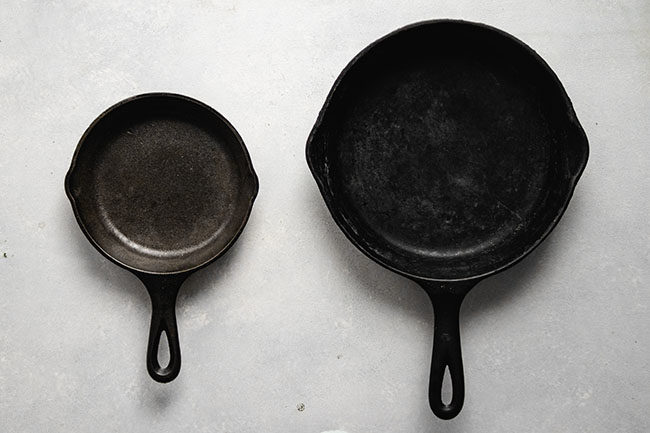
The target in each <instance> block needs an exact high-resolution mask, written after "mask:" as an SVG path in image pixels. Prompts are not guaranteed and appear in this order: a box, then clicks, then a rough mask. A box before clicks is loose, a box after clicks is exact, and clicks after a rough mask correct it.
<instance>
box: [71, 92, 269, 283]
mask: <svg viewBox="0 0 650 433" xmlns="http://www.w3.org/2000/svg"><path fill="white" fill-rule="evenodd" d="M149 98H165V99H170V100H176V101H182V102H187V103H190V104H193V105H195V106H197V107H198V108H200V109H202V110H204V111H207V112H208V113H209V114H210V115H211V116H212V117H214V118H215V119H217V121H220V122H222V124H223V125H224V126H226V128H227V129H228V131H229V132H230V133H231V134H232V136H233V137H234V138H235V140H236V141H237V143H238V144H239V146H240V148H241V150H242V152H243V155H244V157H245V160H246V164H245V168H246V172H247V173H246V174H247V177H248V178H249V179H250V180H252V182H253V184H252V186H253V189H252V192H251V194H250V197H248V203H247V206H246V213H245V215H244V217H243V218H242V219H241V222H240V225H239V227H238V228H237V231H236V232H235V234H234V235H233V236H232V237H231V238H230V240H229V241H228V242H227V243H226V245H225V246H224V247H223V248H222V249H221V250H220V251H218V252H217V253H216V254H214V255H213V256H212V257H211V258H209V259H208V260H205V261H203V262H202V263H199V264H198V265H196V266H192V267H188V268H184V269H179V270H174V271H168V272H154V271H150V270H146V269H139V268H137V267H135V266H131V265H128V264H126V263H124V262H122V261H120V260H118V259H117V258H116V257H114V256H112V255H111V254H109V253H108V252H107V251H105V250H104V248H102V246H101V245H100V244H99V242H97V241H96V240H95V239H94V238H93V236H92V235H91V234H90V231H89V230H88V229H87V228H86V226H85V224H84V222H83V218H82V216H81V214H80V212H79V209H78V206H77V202H76V200H75V198H74V196H73V194H72V187H71V182H72V178H73V176H74V173H75V168H76V167H77V166H78V156H79V153H80V151H81V148H82V147H83V146H84V144H85V141H86V139H87V138H88V136H89V135H90V133H91V132H92V130H93V129H94V128H95V126H97V125H98V124H99V123H100V122H101V121H102V120H103V119H104V118H106V117H107V116H109V115H110V114H111V113H112V112H113V111H115V110H116V109H117V108H119V107H121V106H123V105H126V104H130V103H132V102H135V101H139V100H142V99H149ZM64 189H65V193H66V196H67V197H68V200H70V204H71V205H72V210H73V212H74V216H75V219H76V220H77V224H78V225H79V227H80V228H81V231H82V232H83V234H84V235H85V236H86V239H88V241H89V242H90V243H91V244H92V246H93V247H95V249H96V250H97V251H99V252H100V253H101V254H102V255H103V256H104V257H106V258H107V259H108V260H110V261H111V262H113V263H115V264H116V265H118V266H120V267H122V268H124V269H126V270H129V271H131V272H133V273H135V274H136V275H141V274H144V275H161V276H169V275H182V274H186V275H189V274H190V273H192V272H194V271H197V270H199V269H201V268H204V267H206V266H207V265H209V264H210V263H212V262H214V261H215V260H216V259H218V258H219V257H221V256H222V255H224V254H225V253H226V252H227V251H228V250H229V249H230V248H231V247H232V246H233V244H234V243H235V242H236V241H237V239H238V238H239V236H240V235H241V233H242V232H243V231H244V227H245V226H246V224H247V223H248V220H249V219H250V215H251V212H252V210H253V203H254V202H255V198H256V197H257V194H258V192H259V179H258V177H257V173H255V170H254V168H253V162H252V160H251V157H250V154H249V153H248V149H247V148H246V145H245V144H244V140H243V139H242V138H241V136H240V135H239V133H238V132H237V130H236V129H235V127H234V126H233V125H232V124H231V123H230V122H229V121H228V119H226V118H225V117H224V116H223V115H222V114H221V113H219V112H218V111H217V110H215V109H214V108H212V107H210V106H209V105H207V104H205V103H204V102H201V101H199V100H197V99H194V98H191V97H189V96H185V95H181V94H178V93H171V92H148V93H141V94H138V95H135V96H131V97H128V98H126V99H123V100H121V101H119V102H117V103H115V104H113V105H111V106H110V107H109V108H107V109H106V110H104V111H103V112H102V113H101V114H100V115H99V116H97V118H96V119H95V120H93V122H92V123H91V124H90V125H89V126H88V128H86V130H85V131H84V133H83V135H82V136H81V138H80V139H79V142H78V143H77V147H76V148H75V151H74V154H73V155H72V162H71V163H70V168H69V169H68V171H67V173H66V175H65V181H64ZM161 260H164V259H161Z"/></svg>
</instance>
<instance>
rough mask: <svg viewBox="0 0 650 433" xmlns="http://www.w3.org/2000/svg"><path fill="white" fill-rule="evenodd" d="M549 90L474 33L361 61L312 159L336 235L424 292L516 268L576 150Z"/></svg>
mask: <svg viewBox="0 0 650 433" xmlns="http://www.w3.org/2000/svg"><path fill="white" fill-rule="evenodd" d="M427 32H428V33H427ZM436 32H439V34H438V35H437V34H436ZM423 40H429V41H430V43H428V44H423V43H422V41H423ZM411 41H412V42H411ZM556 85H557V83H555V82H554V81H552V80H549V77H548V72H547V70H545V69H544V68H543V67H542V66H540V64H539V62H538V59H536V58H533V57H532V56H531V55H530V54H528V53H527V52H525V51H523V50H522V47H521V46H520V45H519V44H518V43H516V42H514V41H512V40H509V39H505V38H503V36H501V35H500V34H499V33H496V32H489V31H486V30H485V29H483V28H480V27H476V28H475V27H472V26H467V25H463V24H458V23H450V24H447V25H446V24H444V23H441V24H438V25H437V26H430V27H426V26H423V27H421V28H413V29H408V30H406V31H404V32H403V33H402V34H396V35H393V36H392V37H390V38H387V39H385V40H383V41H382V42H381V43H380V44H378V45H377V46H375V47H372V48H370V49H369V50H368V51H367V52H366V53H365V54H364V56H363V57H360V58H358V59H357V61H356V63H355V64H354V65H353V66H352V67H350V69H348V71H347V72H346V75H345V76H344V77H343V78H342V79H341V81H340V83H339V84H338V87H336V89H335V90H334V91H333V94H332V95H331V101H330V103H329V105H328V106H327V111H325V115H324V116H323V119H322V122H323V123H322V125H321V126H320V128H322V129H321V130H323V129H324V130H325V131H326V132H324V133H323V137H322V138H323V141H324V142H326V144H325V145H324V147H325V149H324V150H321V151H322V152H323V153H324V154H323V155H319V154H318V152H319V151H318V150H316V151H313V153H312V155H314V154H315V155H316V156H315V158H314V159H312V161H313V160H316V161H318V160H319V158H322V159H323V160H324V161H325V165H326V167H327V169H326V170H322V168H323V167H320V168H317V169H316V170H315V172H317V174H316V175H317V177H318V176H321V182H322V183H324V184H325V185H326V187H325V188H324V189H325V190H326V192H325V195H331V196H332V197H336V199H335V200H334V199H333V198H331V197H330V200H332V201H330V204H331V203H333V202H334V201H335V203H336V204H334V206H335V207H336V211H335V212H334V213H340V214H341V215H340V220H339V223H340V224H341V225H342V226H343V228H344V230H345V231H346V232H347V233H348V235H349V236H351V237H353V238H354V240H355V242H357V243H358V244H360V246H361V248H362V249H364V250H365V251H366V252H367V253H368V254H370V255H371V256H373V258H375V259H377V260H379V261H380V262H382V263H383V264H385V265H387V266H388V267H391V268H394V269H396V270H398V271H401V272H403V273H408V274H412V275H416V276H420V277H425V278H435V279H457V278H466V277H470V276H477V275H481V274H484V273H487V272H491V271H493V270H494V269H495V268H499V267H503V266H505V265H507V264H508V263H509V262H511V261H513V260H515V259H516V258H518V257H520V256H522V255H523V254H525V253H526V252H527V250H529V249H530V248H531V243H534V242H535V241H537V240H539V239H540V238H542V237H543V236H544V234H545V233H546V232H547V231H548V230H549V227H550V226H552V225H553V222H554V220H555V219H557V218H559V213H561V211H562V210H563V207H564V206H565V202H566V201H567V200H568V196H569V195H570V191H571V189H572V186H573V185H572V183H573V182H572V181H569V180H570V179H571V178H572V177H573V176H574V174H575V173H573V172H572V171H571V169H572V168H573V167H569V165H570V161H571V159H576V158H575V157H573V154H574V153H576V152H577V151H578V145H579V144H580V143H579V142H578V143H572V142H569V140H567V139H566V138H567V137H568V136H570V135H571V134H573V133H581V132H575V131H573V130H572V128H573V125H572V124H571V122H569V121H567V120H566V117H567V116H566V114H567V113H566V112H567V109H566V105H565V101H564V100H562V98H560V97H558V95H557V90H556V89H555V88H554V87H553V86H556ZM549 89H551V90H552V91H549ZM330 125H332V126H330ZM315 135H316V136H317V135H318V133H316V134H315ZM314 140H315V141H316V142H319V137H315V138H314ZM573 148H575V149H573ZM313 165H318V162H316V163H315V164H312V166H313ZM574 165H575V164H574ZM323 172H325V174H322V173H323ZM323 177H324V178H323Z"/></svg>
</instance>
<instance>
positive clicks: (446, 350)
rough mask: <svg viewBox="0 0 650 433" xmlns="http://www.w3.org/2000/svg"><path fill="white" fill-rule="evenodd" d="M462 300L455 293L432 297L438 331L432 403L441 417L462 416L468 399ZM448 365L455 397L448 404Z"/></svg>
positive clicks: (433, 361) (431, 375) (430, 377)
mask: <svg viewBox="0 0 650 433" xmlns="http://www.w3.org/2000/svg"><path fill="white" fill-rule="evenodd" d="M462 300H463V297H462V296H460V295H454V294H445V295H440V294H438V295H434V296H432V302H433V314H434V330H433V354H432V357H431V374H430V376H429V406H431V410H432V411H433V413H434V414H435V415H436V416H437V417H438V418H441V419H451V418H454V417H455V416H456V415H458V414H459V413H460V410H461V409H462V408H463V402H464V400H465V380H464V377H463V358H462V354H461V349H460V329H459V325H458V318H459V312H460V304H461V302H462ZM446 368H449V376H450V378H451V386H452V398H451V402H449V403H448V404H445V403H443V401H442V384H443V381H444V377H445V369H446Z"/></svg>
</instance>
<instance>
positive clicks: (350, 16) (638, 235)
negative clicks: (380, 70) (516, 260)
mask: <svg viewBox="0 0 650 433" xmlns="http://www.w3.org/2000/svg"><path fill="white" fill-rule="evenodd" d="M1 3H2V5H1V7H0V431H1V432H7V433H9V432H12V433H13V432H21V433H22V432H46V431H47V432H71V431H78V432H89V431H93V432H104V431H106V432H145V431H146V432H149V431H158V432H213V433H216V432H251V433H253V432H255V433H257V432H287V433H289V432H295V433H324V432H330V433H331V432H345V433H362V432H368V433H382V432H386V433H388V432H390V433H396V432H481V433H486V432H625V433H630V432H647V431H649V430H650V365H649V363H650V290H649V287H648V285H649V284H650V252H649V251H650V248H649V247H650V225H649V224H648V218H649V215H650V205H649V201H648V198H647V194H648V190H649V189H650V177H649V176H648V171H649V169H650V147H649V146H650V128H649V125H650V123H649V115H650V110H649V108H650V3H648V2H647V0H629V1H615V0H581V1H577V0H576V1H550V0H549V1H541V0H540V1H528V2H523V1H521V2H519V1H502V2H475V1H471V0H445V1H431V0H426V1H425V0H414V1H409V2H398V1H348V2H345V1H331V2H326V1H283V2H270V1H266V2H264V1H257V2H254V1H243V0H230V1H223V2H217V1H209V0H195V1H188V2H180V1H166V0H161V1H150V2H136V1H126V0H117V1H112V2H100V1H88V0H79V1H72V0H71V1H31V2H29V1H18V0H3V1H2V2H1ZM442 17H452V18H463V19H467V20H473V21H481V22H485V23H488V24H491V25H494V26H497V27H499V28H502V29H504V30H506V31H508V32H510V33H512V34H514V35H515V36H517V37H519V38H521V39H522V40H524V41H525V42H526V43H528V44H529V45H530V46H532V47H533V48H534V49H536V50H537V52H538V53H539V54H540V55H541V56H542V57H544V58H545V59H546V60H547V61H548V63H549V64H550V65H551V67H552V68H553V69H554V70H555V71H556V73H557V74H558V75H559V77H560V79H561V80H562V82H563V83H564V85H565V87H566V89H567V92H568V93H569V95H570V96H571V98H572V100H573V102H574V105H575V109H576V112H577V114H578V116H579V119H580V120H581V122H582V124H583V126H584V128H585V130H586V132H587V135H588V137H589V139H590V143H591V159H590V161H589V165H588V167H587V170H586V172H585V174H584V177H583V178H582V181H581V183H580V184H579V185H578V189H577V191H576V194H575V196H574V199H573V201H572V203H571V205H570V208H569V209H568V211H567V213H566V215H565V217H564V219H563V220H562V221H561V223H560V225H559V226H558V227H557V229H556V230H555V232H554V233H553V234H552V235H551V237H550V238H549V239H548V240H547V241H546V242H545V243H544V244H543V245H542V246H541V247H540V248H539V249H538V250H536V251H535V252H534V253H533V254H532V255H531V256H530V257H528V258H527V259H526V260H525V261H524V262H522V263H520V264H519V265H517V266H516V267H514V268H512V269H511V270H509V271H507V272H504V273H503V274H501V275H499V276H496V277H494V278H492V279H490V280H488V281H485V282H483V283H482V284H481V285H480V286H477V288H476V289H475V290H474V291H473V292H471V294H470V295H469V297H468V298H467V299H466V304H465V305H464V308H463V310H462V337H463V349H464V359H465V373H466V384H467V398H466V402H465V408H464V410H463V412H462V413H461V415H460V416H459V417H458V418H456V419H454V420H453V421H449V422H445V421H440V420H438V419H436V418H435V417H434V416H433V415H432V413H431V411H430V410H429V408H428V405H427V401H426V391H427V380H428V379H427V376H428V365H429V359H430V350H431V338H432V311H431V307H430V305H429V304H428V300H427V298H426V296H425V294H424V292H422V291H421V290H420V289H419V288H418V287H417V286H416V285H415V284H413V283H410V282H408V281H406V280H405V279H403V278H401V277H398V276H396V275H394V274H391V273H390V272H388V271H386V270H384V269H383V268H381V267H379V266H377V265H376V264H374V263H372V262H371V261H370V260H369V259H367V258H366V257H365V256H363V255H362V254H361V253H360V252H358V251H357V250H356V249H355V248H354V247H353V246H352V245H351V244H350V243H349V242H347V240H346V239H345V238H344V236H343V235H342V234H341V233H340V232H339V230H338V229H337V227H336V226H335V225H334V223H333V222H332V220H331V218H330V216H329V215H328V213H327V211H326V208H325V206H324V204H323V201H322V200H321V198H320V196H319V193H318V191H317V188H316V185H315V183H314V181H313V180H312V178H311V176H310V174H309V172H308V169H307V166H306V163H305V160H304V145H305V141H306V138H307V134H308V132H309V131H310V129H311V126H312V125H313V122H314V120H315V119H316V115H317V113H318V110H319V109H320V108H321V105H322V103H323V101H324V99H325V96H326V94H327V92H328V91H329V89H330V86H331V85H332V83H333V81H334V79H335V77H336V76H337V75H338V73H339V72H340V71H341V69H342V68H343V67H344V66H345V64H346V63H347V62H348V61H349V60H350V59H351V58H352V57H353V56H354V55H355V54H356V53H357V52H358V51H360V50H361V49H362V48H363V47H365V46H366V45H367V44H369V43H370V42H372V41H374V40H375V39H377V38H379V37H381V36H382V35H384V34H386V33H388V32H390V31H392V30H394V29H396V28H398V27H400V26H402V25H404V24H408V23H411V22H415V21H419V20H423V19H430V18H442ZM148 91H170V92H178V93H183V94H187V95H189V96H192V97H195V98H198V99H200V100H202V101H204V102H206V103H207V104H209V105H211V106H213V107H214V108H216V109H217V110H219V111H220V112H221V113H222V114H224V115H225V116H226V117H227V118H228V119H229V120H230V121H231V122H232V123H233V124H234V125H235V127H236V128H237V129H238V130H239V132H240V133H241V135H242V137H243V138H244V141H245V142H246V143H247V145H248V148H249V150H250V153H251V156H252V159H253V163H254V165H255V168H256V170H257V173H258V175H259V178H260V183H261V186H260V194H259V197H258V199H257V202H256V204H255V207H254V209H253V214H252V217H251V220H250V223H249V225H248V227H247V228H246V230H245V232H244V234H243V236H242V237H241V239H240V240H239V242H238V243H237V245H236V246H235V248H234V249H232V250H231V251H230V252H229V253H228V254H227V256H225V257H224V258H223V259H221V260H220V261H219V262H218V263H216V264H214V265H212V266H210V267H208V268H206V269H204V270H202V271H200V272H199V273H197V274H196V275H194V276H193V277H191V279H190V280H189V281H188V282H187V284H186V286H185V287H184V289H183V291H182V293H181V296H180V299H179V303H178V310H177V311H178V320H179V327H180V334H181V344H182V349H183V369H182V371H181V375H180V376H179V378H178V379H177V380H176V381H174V382H173V383H170V384H168V385H161V384H158V383H154V382H153V381H151V380H150V379H149V377H148V376H147V373H146V370H145V344H146V338H147V332H148V322H149V310H150V306H149V301H148V298H147V296H146V293H145V291H144V289H143V287H141V285H140V283H139V282H138V281H137V280H136V279H135V278H134V277H133V276H131V275H130V274H129V273H127V272H126V271H124V270H122V269H119V268H117V267H116V266H115V265H113V264H111V263H109V262H108V261H107V260H105V259H104V258H103V257H101V256H100V255H99V254H98V253H97V252H96V251H95V250H94V249H93V248H92V247H91V246H90V245H89V244H88V242H86V240H85V238H84V237H83V235H82V233H81V231H80V230H79V229H78V227H77V225H76V222H75V221H74V218H73V215H72V211H71V209H70V205H69V203H68V201H67V199H66V197H65V195H64V192H63V178H64V175H65V173H66V170H67V169H68V165H69V163H70V159H71V156H72V152H73V150H74V148H75V146H76V144H77V141H78V139H79V137H80V136H81V134H82V133H83V131H84V130H85V128H86V127H87V126H88V125H89V124H90V122H91V121H92V120H93V119H94V118H95V117H96V116H97V115H98V114H99V113H100V112H101V111H103V110H104V109H105V108H107V107H108V106H110V105H111V104H113V103H115V102H117V101H119V100H121V99H123V98H125V97H128V96H131V95H134V94H138V93H143V92H148ZM5 253H6V258H5V257H3V256H4V254H5ZM301 404H303V405H304V410H302V411H299V410H298V406H299V405H301Z"/></svg>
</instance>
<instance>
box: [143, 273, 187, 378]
mask: <svg viewBox="0 0 650 433" xmlns="http://www.w3.org/2000/svg"><path fill="white" fill-rule="evenodd" d="M138 277H139V278H140V280H142V282H143V283H144V285H145V286H146V287H147V291H148V292H149V296H150V297H151V327H150V329H149V343H148V344H147V371H148V372H149V375H150V376H151V378H152V379H154V380H155V381H157V382H161V383H167V382H171V381H172V380H174V379H175V378H176V376H178V373H179V372H180V370H181V347H180V343H179V340H178V328H177V326H176V296H177V295H178V290H179V289H180V287H181V284H182V283H183V281H185V278H187V276H186V275H170V276H168V275H148V274H140V275H138ZM163 332H164V333H165V335H166V337H167V342H168V344H169V364H168V365H167V366H165V367H162V366H161V365H160V362H159V361H158V347H159V345H160V338H161V336H162V334H163Z"/></svg>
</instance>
